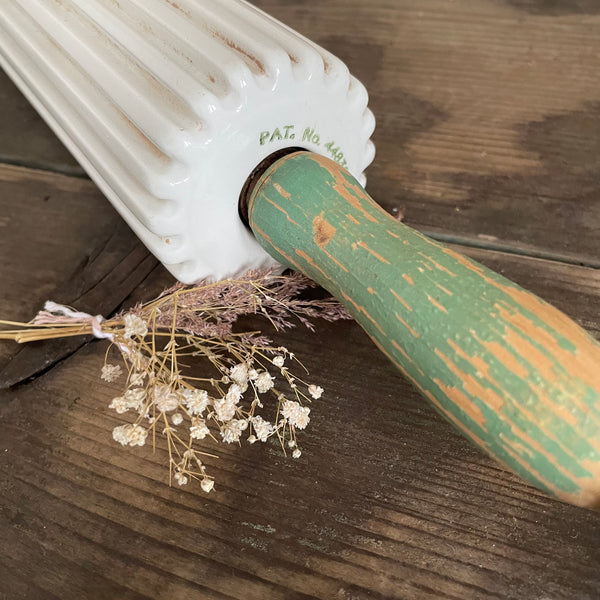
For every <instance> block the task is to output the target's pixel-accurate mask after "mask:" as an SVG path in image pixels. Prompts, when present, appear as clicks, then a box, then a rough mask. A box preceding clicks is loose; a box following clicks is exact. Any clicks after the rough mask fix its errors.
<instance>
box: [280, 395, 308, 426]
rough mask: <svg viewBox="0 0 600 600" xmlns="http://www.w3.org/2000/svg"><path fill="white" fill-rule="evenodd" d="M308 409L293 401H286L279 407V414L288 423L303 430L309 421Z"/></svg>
mask: <svg viewBox="0 0 600 600" xmlns="http://www.w3.org/2000/svg"><path fill="white" fill-rule="evenodd" d="M309 413H310V408H308V406H302V405H301V404H299V403H298V402H296V401H295V400H286V401H285V402H284V403H283V405H282V407H281V414H282V415H283V417H284V418H285V419H287V421H288V423H289V424H290V425H292V426H293V427H296V428H297V429H305V428H306V426H307V425H308V423H309V421H310V417H309V416H308V414H309Z"/></svg>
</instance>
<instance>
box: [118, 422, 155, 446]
mask: <svg viewBox="0 0 600 600" xmlns="http://www.w3.org/2000/svg"><path fill="white" fill-rule="evenodd" d="M146 437H148V430H147V429H144V428H143V427H142V426H141V425H130V424H129V423H128V424H127V425H119V426H118V427H115V428H114V429H113V439H114V440H115V442H119V444H121V445H122V446H143V445H144V444H145V443H146Z"/></svg>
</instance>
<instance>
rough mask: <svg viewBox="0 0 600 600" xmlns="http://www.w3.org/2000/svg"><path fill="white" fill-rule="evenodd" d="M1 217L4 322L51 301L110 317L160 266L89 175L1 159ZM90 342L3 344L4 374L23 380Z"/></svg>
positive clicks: (0, 303) (27, 316)
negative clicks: (39, 168) (77, 175)
mask: <svg viewBox="0 0 600 600" xmlns="http://www.w3.org/2000/svg"><path fill="white" fill-rule="evenodd" d="M0 215H1V216H0V231H1V235H0V256H2V257H3V259H4V260H2V261H1V262H0V281H2V282H3V285H2V286H1V287H0V307H1V309H2V318H3V319H8V320H15V321H17V320H24V321H28V320H29V319H31V318H32V317H33V316H34V315H35V314H36V313H37V311H38V310H40V309H41V308H42V306H43V304H44V302H45V301H46V300H54V301H55V302H60V303H64V304H71V305H72V304H77V306H78V308H79V309H80V310H84V311H92V312H93V313H94V314H98V313H102V314H105V315H107V314H110V313H112V311H114V310H115V309H116V308H117V307H118V306H119V304H120V303H121V302H122V301H123V299H124V298H125V297H126V296H127V295H128V294H129V293H130V292H131V291H132V290H133V289H134V288H135V287H136V286H137V285H138V284H139V282H140V281H142V280H143V279H144V277H145V276H146V275H147V274H148V273H149V272H150V270H151V269H152V268H153V267H154V266H155V265H156V260H155V259H154V258H153V257H151V256H150V255H149V254H148V251H147V250H146V249H145V247H144V246H143V245H142V244H141V243H140V242H139V240H138V239H137V238H136V237H135V236H134V235H133V233H132V232H131V230H130V229H129V228H128V227H127V226H126V225H125V223H124V222H123V220H122V219H121V217H120V216H119V215H118V214H117V213H116V211H115V210H114V209H113V208H112V207H111V205H110V204H109V202H108V201H107V200H106V199H105V198H104V196H103V195H102V194H101V193H100V192H99V191H98V189H97V188H96V186H95V185H94V184H93V183H92V182H91V181H89V180H87V179H80V178H73V177H66V176H64V175H58V174H53V173H48V172H45V171H35V170H32V169H25V168H21V167H15V166H11V165H2V164H0ZM82 343H83V340H80V339H73V340H70V341H69V342H66V343H65V342H64V341H63V342H59V343H50V344H38V345H34V346H31V347H19V346H16V345H14V346H12V345H11V346H9V345H6V344H3V345H0V368H1V369H4V370H3V373H2V375H0V378H2V379H3V381H4V382H5V383H13V382H15V381H19V380H20V379H21V378H23V377H27V376H30V375H33V374H34V373H35V371H36V369H40V368H43V367H44V366H47V365H49V364H52V362H53V361H55V360H57V358H58V357H59V356H61V355H63V356H64V355H65V353H66V354H68V353H69V352H72V351H74V350H75V349H76V348H78V347H79V346H80V345H81V344H82ZM17 355H19V359H18V360H13V361H12V362H11V363H10V366H9V361H10V360H11V359H14V358H15V356H17ZM28 370H30V371H28Z"/></svg>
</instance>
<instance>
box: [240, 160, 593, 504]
mask: <svg viewBox="0 0 600 600" xmlns="http://www.w3.org/2000/svg"><path fill="white" fill-rule="evenodd" d="M248 204H249V206H248V213H249V215H248V216H249V222H250V226H251V227H252V230H253V231H254V234H255V235H256V237H257V239H258V240H259V242H260V243H261V244H262V246H263V247H264V248H265V249H266V250H267V251H268V252H269V253H270V254H272V255H273V256H275V257H276V258H277V260H279V261H280V262H281V263H283V264H286V265H288V266H289V267H291V268H293V269H296V270H298V271H302V272H303V273H306V274H307V275H308V276H309V277H311V278H313V279H314V280H315V281H317V282H318V283H319V284H320V285H322V286H323V287H324V288H326V289H327V290H329V291H330V292H331V293H332V294H333V295H334V296H336V297H337V298H339V299H340V300H341V301H342V302H343V303H344V304H345V306H346V307H347V308H348V309H349V311H350V312H351V313H352V315H353V316H354V317H355V319H356V320H357V321H358V322H359V323H360V324H361V325H362V327H363V328H364V329H365V330H366V331H367V333H368V334H369V335H370V336H371V338H372V339H373V340H374V342H375V343H376V344H377V346H379V348H380V349H381V350H382V351H383V352H384V353H385V354H386V355H387V356H388V357H389V358H390V359H391V360H392V361H393V362H394V363H395V364H396V365H397V366H398V368H399V369H400V370H401V371H402V372H403V373H404V374H405V375H406V376H407V377H408V378H409V379H410V381H412V382H413V384H414V385H415V386H416V387H417V388H418V389H419V390H421V392H422V393H423V395H424V396H425V397H426V398H427V399H428V400H429V401H430V402H431V403H432V404H433V406H434V407H435V408H437V410H438V411H439V412H440V413H441V414H442V415H444V416H445V417H446V418H447V419H448V420H449V421H450V422H452V423H453V424H454V425H455V426H456V427H458V428H459V429H460V430H461V431H462V433H463V434H464V435H465V436H466V437H468V438H469V439H470V440H472V441H473V442H474V443H475V444H476V445H477V446H479V447H480V448H481V449H483V450H484V451H486V452H487V453H488V454H491V455H492V456H494V457H496V458H497V459H499V460H500V461H502V462H503V463H505V464H506V465H508V466H509V467H510V468H512V469H513V470H514V471H516V472H517V473H519V474H520V475H521V476H522V477H523V478H525V479H526V480H528V481H529V482H531V483H533V484H534V485H536V486H537V487H539V488H541V489H543V490H546V491H547V492H550V493H552V494H554V495H556V496H557V497H559V498H561V499H563V500H565V501H567V502H571V503H574V504H578V505H582V506H588V507H594V508H598V507H600V345H599V344H598V343H597V342H596V341H595V340H594V339H592V337H591V336H589V335H588V334H587V333H586V332H585V331H584V330H583V329H581V328H580V327H579V326H578V325H577V324H576V323H574V322H573V321H572V320H570V319H569V318H568V317H567V316H566V315H564V314H563V313H562V312H560V311H559V310H557V309H556V308H554V307H552V306H550V305H549V304H547V303H546V302H544V301H543V300H541V299H540V298H538V297H536V296H535V295H533V294H531V293H530V292H527V291H526V290H524V289H522V288H521V287H519V286H518V285H516V284H515V283H512V282H510V281H508V280H507V279H505V278H504V277H502V276H501V275H498V274H497V273H494V272H493V271H490V270H489V269H487V268H486V267H484V266H482V265H480V264H478V263H476V262H474V261H472V260H470V259H468V258H465V257H464V256H462V255H460V254H458V253H456V252H454V251H453V250H451V249H449V248H446V247H444V246H442V245H440V244H438V243H437V242H435V241H433V240H431V239H429V238H427V237H426V236H424V235H422V234H420V233H419V232H417V231H414V230H413V229H411V228H410V227H407V226H405V225H403V224H402V223H400V222H398V221H397V220H396V219H394V218H393V217H391V216H390V215H389V214H387V213H386V212H385V211H384V210H383V209H382V208H381V207H379V206H378V205H377V204H375V203H374V202H373V200H372V199H371V198H370V197H369V195H368V194H367V193H366V192H365V190H364V189H363V188H362V187H361V185H360V184H359V183H358V181H356V179H354V178H353V177H352V176H351V175H350V174H349V173H348V172H347V171H345V170H344V169H342V168H341V167H340V166H339V165H338V164H337V163H336V162H333V161H331V160H329V159H327V158H324V157H322V156H318V155H315V154H311V153H308V152H299V153H296V154H290V155H288V156H286V157H284V158H281V159H279V160H278V161H277V162H276V163H275V164H273V165H272V166H271V167H269V168H268V169H267V170H266V171H265V173H264V174H263V175H262V177H261V178H260V179H259V180H258V181H257V182H256V183H255V186H254V188H253V192H252V195H251V197H250V200H249V203H248Z"/></svg>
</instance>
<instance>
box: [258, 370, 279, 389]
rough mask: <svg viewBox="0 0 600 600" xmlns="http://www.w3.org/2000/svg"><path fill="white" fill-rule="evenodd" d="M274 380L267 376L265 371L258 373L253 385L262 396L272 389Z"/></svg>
mask: <svg viewBox="0 0 600 600" xmlns="http://www.w3.org/2000/svg"><path fill="white" fill-rule="evenodd" d="M274 379H275V378H274V377H272V376H271V375H269V373H268V372H267V371H263V372H262V373H259V374H258V376H257V378H256V380H255V381H254V385H255V386H256V389H257V390H258V392H259V394H264V393H265V392H268V391H269V390H270V389H272V388H273V385H274V384H273V380H274Z"/></svg>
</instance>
